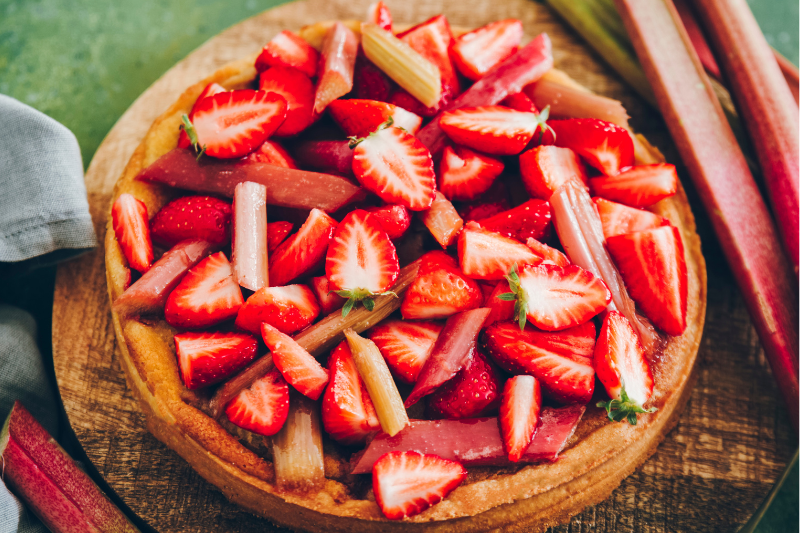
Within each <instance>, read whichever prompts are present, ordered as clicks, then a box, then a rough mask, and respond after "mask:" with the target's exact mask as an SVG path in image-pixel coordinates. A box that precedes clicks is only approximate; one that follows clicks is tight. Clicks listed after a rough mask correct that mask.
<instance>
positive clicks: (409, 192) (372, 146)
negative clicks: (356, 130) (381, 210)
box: [353, 125, 436, 211]
mask: <svg viewBox="0 0 800 533" xmlns="http://www.w3.org/2000/svg"><path fill="white" fill-rule="evenodd" d="M354 144H355V145H356V146H355V151H354V153H353V173H354V174H355V176H356V178H357V179H358V181H359V182H361V185H363V186H364V188H365V189H367V190H369V191H372V192H373V193H375V194H376V195H378V197H379V198H380V199H381V200H383V201H384V202H386V203H390V204H400V205H404V206H406V207H408V208H409V209H411V210H412V211H422V210H425V209H428V208H429V207H430V206H431V204H432V203H433V199H434V198H435V196H436V175H435V174H434V172H433V160H432V159H431V153H430V152H429V151H428V149H427V148H425V145H423V144H422V143H421V142H420V141H419V140H417V138H416V137H414V136H413V135H411V134H410V133H408V132H407V131H403V130H401V129H400V128H394V127H391V125H389V127H385V128H383V129H378V130H377V131H375V132H373V133H370V134H369V136H367V137H365V138H362V139H359V140H355V141H354Z"/></svg>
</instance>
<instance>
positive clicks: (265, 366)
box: [203, 352, 275, 420]
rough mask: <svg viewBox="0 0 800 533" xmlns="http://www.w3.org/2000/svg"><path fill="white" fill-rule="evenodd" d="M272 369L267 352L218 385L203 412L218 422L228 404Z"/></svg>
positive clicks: (272, 365)
mask: <svg viewBox="0 0 800 533" xmlns="http://www.w3.org/2000/svg"><path fill="white" fill-rule="evenodd" d="M274 368H275V363H274V362H273V360H272V354H271V353H270V352H267V353H266V354H265V355H263V356H261V357H259V358H258V359H256V360H255V361H253V362H252V363H250V364H249V365H247V366H246V367H245V368H244V369H242V371H241V372H239V373H238V374H236V375H235V376H233V377H232V378H230V379H229V380H227V381H225V383H223V384H222V385H220V387H219V388H218V389H217V390H216V392H214V396H212V397H211V400H209V402H208V404H207V405H205V406H204V407H203V410H204V411H205V412H206V413H207V414H208V416H210V417H211V418H213V419H214V420H218V419H219V417H221V416H222V413H223V411H224V410H225V407H226V406H227V405H228V402H230V401H231V400H232V399H233V398H235V397H236V396H237V395H238V394H239V393H240V392H242V391H243V390H245V389H246V388H247V387H249V386H250V385H252V384H253V383H255V382H256V380H258V379H260V378H261V377H263V376H264V375H266V374H267V373H268V372H271V371H272V370H273V369H274Z"/></svg>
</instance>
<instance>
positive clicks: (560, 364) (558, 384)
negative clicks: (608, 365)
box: [483, 321, 595, 404]
mask: <svg viewBox="0 0 800 533" xmlns="http://www.w3.org/2000/svg"><path fill="white" fill-rule="evenodd" d="M594 345H595V327H594V323H593V322H591V321H588V322H585V323H584V324H582V325H580V326H577V327H574V328H570V329H566V330H563V331H559V332H556V333H550V332H545V331H538V330H536V329H534V328H532V327H531V326H530V325H528V326H525V329H523V330H520V329H519V327H518V325H517V324H515V323H513V322H498V323H496V324H493V325H491V326H489V327H488V328H486V332H485V333H484V335H483V347H484V349H486V351H487V353H488V354H489V355H490V356H491V357H492V359H494V361H495V362H496V363H497V364H498V365H500V368H502V369H503V370H506V371H507V372H511V373H512V374H529V375H531V376H534V377H535V378H536V379H537V380H538V381H539V384H540V385H541V387H542V391H543V392H544V394H545V395H546V396H548V397H550V398H553V399H554V400H556V401H559V402H563V403H573V402H577V403H581V404H586V403H588V402H589V400H591V399H592V394H593V392H594V368H593V367H592V354H593V352H594Z"/></svg>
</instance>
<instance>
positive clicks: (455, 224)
mask: <svg viewBox="0 0 800 533" xmlns="http://www.w3.org/2000/svg"><path fill="white" fill-rule="evenodd" d="M420 218H421V219H422V223H423V224H425V227H427V228H428V230H430V232H431V235H433V238H434V239H436V242H438V243H439V244H440V245H441V247H442V248H447V247H448V246H450V245H451V244H452V243H453V241H454V240H455V239H456V237H458V233H459V232H460V231H461V228H463V227H464V221H463V220H461V217H460V216H458V211H456V208H455V207H453V204H452V203H451V202H450V200H448V199H447V198H446V197H445V195H444V194H442V193H441V192H439V191H436V199H435V200H434V201H433V203H432V204H431V207H430V209H428V210H427V211H423V212H422V213H421V216H420Z"/></svg>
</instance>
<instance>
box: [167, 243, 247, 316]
mask: <svg viewBox="0 0 800 533" xmlns="http://www.w3.org/2000/svg"><path fill="white" fill-rule="evenodd" d="M242 304H244V298H243V297H242V290H241V289H240V288H239V285H238V284H237V283H236V281H235V280H234V278H233V269H232V268H231V264H230V263H229V262H228V259H227V258H226V257H225V254H223V253H222V252H217V253H215V254H213V255H210V256H208V257H206V258H205V259H203V260H202V261H201V262H200V263H199V264H198V265H197V266H195V267H194V268H193V269H191V270H190V271H189V272H188V273H187V274H186V276H185V277H184V278H183V279H182V280H181V282H180V283H179V284H178V286H177V287H175V290H174V291H172V293H170V295H169V298H167V305H166V306H165V307H164V318H165V319H166V320H167V324H169V325H170V326H172V327H175V328H185V329H199V328H207V327H209V326H213V325H214V324H219V323H220V322H224V321H225V320H229V319H231V318H233V317H235V316H236V314H237V313H238V312H239V308H240V307H242Z"/></svg>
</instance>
